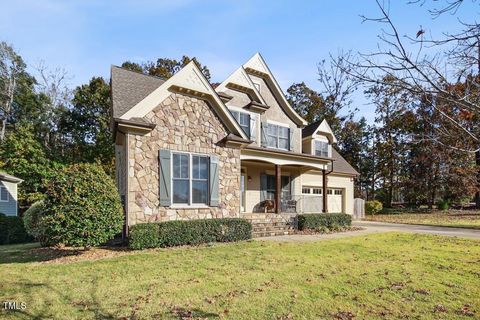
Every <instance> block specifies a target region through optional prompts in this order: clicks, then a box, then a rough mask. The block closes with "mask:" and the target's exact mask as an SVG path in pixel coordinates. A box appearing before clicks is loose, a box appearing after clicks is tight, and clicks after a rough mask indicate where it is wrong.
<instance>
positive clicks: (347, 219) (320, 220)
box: [297, 213, 352, 231]
mask: <svg viewBox="0 0 480 320" xmlns="http://www.w3.org/2000/svg"><path fill="white" fill-rule="evenodd" d="M297 219H298V230H330V231H332V230H337V229H339V228H345V227H349V226H351V225H352V216H351V215H349V214H345V213H318V214H300V215H298V217H297Z"/></svg>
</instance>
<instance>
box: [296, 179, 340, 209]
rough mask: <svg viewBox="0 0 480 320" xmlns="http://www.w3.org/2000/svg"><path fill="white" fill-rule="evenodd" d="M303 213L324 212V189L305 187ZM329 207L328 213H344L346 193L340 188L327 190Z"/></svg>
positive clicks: (303, 190)
mask: <svg viewBox="0 0 480 320" xmlns="http://www.w3.org/2000/svg"><path fill="white" fill-rule="evenodd" d="M302 194H303V203H302V208H303V210H302V211H303V212H306V213H314V212H322V202H323V201H322V187H311V186H303V187H302ZM327 194H328V198H327V206H328V212H332V213H339V212H344V209H343V203H344V199H343V197H344V192H343V189H339V188H328V190H327Z"/></svg>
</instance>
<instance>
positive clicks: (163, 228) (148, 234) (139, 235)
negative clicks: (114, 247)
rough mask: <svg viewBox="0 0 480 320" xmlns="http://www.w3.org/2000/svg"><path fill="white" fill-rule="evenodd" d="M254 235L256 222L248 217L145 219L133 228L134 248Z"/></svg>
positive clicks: (130, 239)
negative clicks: (253, 224)
mask: <svg viewBox="0 0 480 320" xmlns="http://www.w3.org/2000/svg"><path fill="white" fill-rule="evenodd" d="M251 237H252V225H251V224H250V223H249V222H248V221H247V220H245V219H234V218H225V219H204V220H188V221H166V222H158V223H145V224H138V225H134V226H132V227H131V228H130V234H129V239H128V246H129V247H130V248H132V249H145V248H155V247H174V246H181V245H197V244H201V243H208V242H233V241H240V240H247V239H250V238H251Z"/></svg>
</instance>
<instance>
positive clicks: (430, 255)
mask: <svg viewBox="0 0 480 320" xmlns="http://www.w3.org/2000/svg"><path fill="white" fill-rule="evenodd" d="M34 247H35V245H16V246H3V247H0V264H2V265H1V266H0V276H1V279H2V281H1V284H0V298H1V300H2V301H12V300H13V301H18V302H26V304H27V308H26V309H25V310H21V311H17V312H13V311H5V310H2V311H1V312H0V318H2V319H5V318H6V319H11V318H20V319H33V318H39V319H43V318H61V319H94V318H95V319H109V318H112V319H113V318H115V319H117V318H125V319H127V318H128V319H170V318H174V319H185V318H209V319H215V318H229V319H313V318H315V319H324V318H325V319H353V318H355V319H375V318H382V319H396V318H409V319H411V318H414V319H462V318H463V319H473V318H478V317H480V299H479V297H480V269H479V265H480V242H479V241H475V240H466V239H458V238H447V237H439V236H427V235H415V234H400V233H384V234H375V235H369V236H359V237H353V238H344V239H336V240H328V241H319V242H313V243H277V242H263V241H249V242H241V243H234V244H215V245H212V246H202V247H194V248H176V249H156V250H149V251H144V252H133V253H132V252H113V253H112V254H111V256H110V257H108V258H103V259H97V258H99V257H102V256H103V255H105V251H108V250H104V251H102V250H100V251H98V252H97V251H96V250H97V249H94V250H92V252H90V253H88V254H87V255H86V257H82V256H80V257H79V258H77V260H69V258H70V257H74V256H76V255H78V254H79V252H75V251H69V252H67V254H66V255H67V257H63V258H58V257H59V256H60V255H59V254H58V252H56V253H54V254H51V255H48V254H47V251H42V250H44V249H35V248H34ZM107 256H108V255H107ZM48 259H53V260H50V261H48ZM86 259H94V260H86ZM35 260H47V261H43V262H32V261H35Z"/></svg>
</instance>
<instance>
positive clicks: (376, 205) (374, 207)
mask: <svg viewBox="0 0 480 320" xmlns="http://www.w3.org/2000/svg"><path fill="white" fill-rule="evenodd" d="M382 209H383V205H382V203H381V202H380V201H378V200H373V201H367V202H365V212H366V213H367V214H376V213H379V212H380V211H382Z"/></svg>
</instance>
